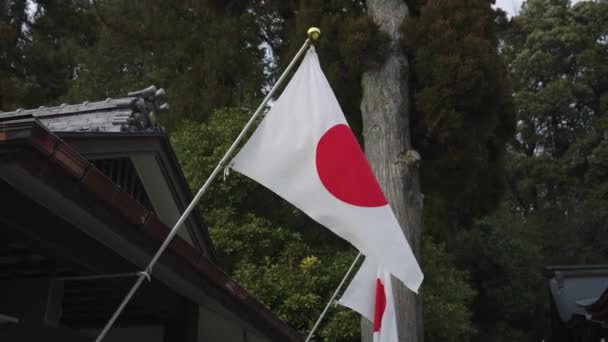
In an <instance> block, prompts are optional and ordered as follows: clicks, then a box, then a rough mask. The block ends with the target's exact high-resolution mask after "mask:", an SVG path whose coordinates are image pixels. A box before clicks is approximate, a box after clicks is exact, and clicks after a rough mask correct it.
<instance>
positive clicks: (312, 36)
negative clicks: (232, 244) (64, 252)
mask: <svg viewBox="0 0 608 342" xmlns="http://www.w3.org/2000/svg"><path fill="white" fill-rule="evenodd" d="M320 34H321V31H320V30H319V29H318V28H316V27H311V28H309V29H308V32H307V35H308V38H307V39H306V41H305V42H304V44H302V47H301V48H300V50H298V52H297V53H296V55H295V57H294V58H293V59H292V60H291V62H290V63H289V65H288V66H287V68H285V71H283V73H282V74H281V77H279V79H278V80H277V82H276V83H275V84H274V86H273V87H272V89H270V92H268V94H267V95H266V97H265V98H264V100H263V101H262V103H261V104H260V106H259V107H258V108H257V109H256V111H255V113H253V115H252V116H251V118H250V119H249V121H247V124H245V127H243V130H242V131H241V133H240V134H239V135H238V136H237V137H236V140H234V142H233V143H232V145H231V146H230V148H228V151H226V154H224V156H223V157H222V159H221V160H220V162H219V163H218V164H217V166H216V167H215V169H214V170H213V172H211V175H210V176H209V178H207V180H206V181H205V183H204V184H203V186H202V187H201V188H200V189H199V191H198V192H197V194H196V196H194V198H193V199H192V202H190V204H189V205H188V207H187V208H186V210H184V212H183V214H182V216H181V217H180V218H179V220H177V222H176V223H175V225H174V226H173V228H171V231H170V232H169V235H167V238H166V239H165V241H163V243H162V245H161V246H160V248H159V249H158V251H157V252H156V254H155V255H154V257H152V260H151V261H150V263H149V264H148V266H147V267H146V269H145V271H143V272H140V273H139V278H138V279H137V281H136V282H135V284H133V287H132V288H131V290H129V293H127V296H126V297H125V298H124V299H123V301H122V302H121V303H120V305H119V306H118V309H116V311H115V312H114V314H113V315H112V317H111V318H110V320H109V321H108V323H107V324H106V325H105V327H104V328H103V330H102V331H101V333H99V335H98V336H97V339H95V342H101V341H102V340H103V338H104V337H105V336H106V334H107V333H108V331H109V330H110V328H112V326H113V325H114V322H116V319H117V318H118V316H120V314H121V313H122V311H123V310H124V308H125V307H126V306H127V304H128V303H129V301H130V300H131V298H132V297H133V295H134V294H135V292H137V289H138V288H139V287H140V286H141V284H142V283H143V281H144V279H148V280H150V275H151V274H152V268H153V267H154V265H155V264H156V262H157V261H158V259H159V258H160V256H161V255H162V254H163V252H164V251H165V249H166V248H167V247H168V246H169V243H171V241H172V240H173V237H175V234H177V231H178V230H179V228H181V226H182V224H183V223H184V221H186V218H187V217H188V215H189V214H190V212H192V210H193V209H194V207H195V206H196V204H197V203H198V201H199V200H200V199H201V197H202V196H203V194H204V193H205V192H206V191H207V188H209V186H210V185H211V183H212V182H213V180H214V179H215V177H217V175H218V174H219V172H220V170H221V169H222V168H224V167H225V166H226V162H227V161H228V158H230V156H231V155H232V153H233V152H234V150H235V149H236V148H237V146H238V145H239V143H240V142H241V140H243V138H244V137H245V134H246V133H247V131H249V129H250V128H251V126H253V124H254V123H255V120H256V119H257V118H258V116H259V115H260V114H261V113H262V111H263V110H264V108H265V107H266V104H267V103H268V101H269V100H270V99H271V98H272V96H273V95H274V93H275V91H276V90H277V89H278V88H279V86H280V85H281V84H282V83H283V81H284V80H285V78H287V75H288V74H289V72H290V71H291V69H292V68H293V66H294V65H295V64H296V63H297V61H298V60H299V59H300V57H302V55H303V54H304V52H305V51H306V49H307V48H308V47H309V46H310V44H311V43H312V41H314V40H317V39H318V38H319V35H320Z"/></svg>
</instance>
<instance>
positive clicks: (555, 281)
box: [546, 265, 608, 323]
mask: <svg viewBox="0 0 608 342" xmlns="http://www.w3.org/2000/svg"><path fill="white" fill-rule="evenodd" d="M546 275H547V278H549V289H550V291H551V296H552V297H553V301H554V303H555V306H556V309H557V311H558V313H559V317H560V319H561V320H562V322H564V323H568V322H570V321H571V320H572V319H574V318H575V317H577V316H578V317H581V318H583V317H584V318H586V319H588V320H591V319H592V317H593V316H596V315H598V314H599V312H598V311H599V310H600V309H603V308H604V305H600V304H603V303H604V302H608V292H607V288H608V265H581V266H548V267H546ZM603 315H605V314H603Z"/></svg>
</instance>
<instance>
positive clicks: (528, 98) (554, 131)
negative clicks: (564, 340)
mask: <svg viewBox="0 0 608 342" xmlns="http://www.w3.org/2000/svg"><path fill="white" fill-rule="evenodd" d="M607 22H608V3H606V2H602V1H600V2H582V3H578V4H576V5H574V6H570V3H569V2H568V1H549V0H530V1H528V2H527V3H526V5H525V6H524V8H523V10H522V12H521V14H520V15H519V16H518V17H515V18H514V19H513V21H512V23H511V27H510V28H509V30H508V31H507V34H506V35H505V41H506V43H507V44H506V47H507V48H506V49H505V55H506V56H507V57H508V60H509V62H510V64H509V67H510V69H511V76H512V79H513V84H514V90H515V100H516V103H517V106H518V113H517V120H518V127H517V135H516V138H515V139H514V140H513V141H512V144H511V145H512V152H513V153H512V155H511V157H510V158H511V161H510V163H509V164H510V174H511V175H510V177H509V178H510V182H509V184H510V195H511V196H510V205H511V207H512V208H513V210H516V211H518V212H520V213H521V214H522V215H524V216H525V217H526V219H527V220H528V221H529V222H533V223H535V228H536V229H537V230H539V231H540V232H542V233H543V234H544V236H545V242H544V244H543V245H544V246H543V251H544V254H545V256H546V258H547V260H548V262H550V263H587V262H606V260H608V253H607V252H606V251H607V250H608V249H607V248H606V246H608V220H607V219H608V210H607V209H606V208H607V207H608V178H607V176H608V174H607V173H606V170H607V169H606V160H607V159H606V158H608V154H606V146H607V144H608V141H607V140H606V139H607V138H608V136H607V135H606V132H608V131H607V126H606V122H607V119H606V118H607V115H608V106H607V103H608V100H607V99H608V81H606V80H608V67H607V65H608V48H607V45H606V39H607V38H608V27H607V26H606V23H607Z"/></svg>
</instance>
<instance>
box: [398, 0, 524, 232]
mask: <svg viewBox="0 0 608 342" xmlns="http://www.w3.org/2000/svg"><path fill="white" fill-rule="evenodd" d="M493 25H494V23H493V16H492V11H491V9H490V3H489V2H487V1H483V0H475V1H441V0H428V1H421V7H420V14H419V15H418V16H414V17H410V18H408V19H407V20H406V22H405V23H404V25H403V46H404V48H405V49H406V51H407V52H408V54H409V55H410V57H411V58H410V59H411V62H412V65H413V67H412V71H413V73H412V81H413V82H412V83H411V85H412V89H410V90H411V92H412V94H413V102H414V105H413V112H412V116H411V117H412V119H411V127H412V142H413V144H414V146H415V147H416V148H417V149H418V150H419V151H420V153H421V155H422V158H423V161H422V169H421V180H422V190H423V193H424V194H425V216H424V217H425V222H426V223H425V229H426V230H427V232H430V233H431V234H433V235H434V236H436V237H438V238H440V236H445V234H447V233H449V232H453V231H454V229H456V228H459V227H462V226H467V225H469V224H470V223H471V222H472V219H474V218H475V217H479V216H481V215H484V214H486V213H488V212H490V211H492V210H493V209H494V208H495V207H496V205H497V204H498V203H499V201H500V199H501V196H502V193H503V189H504V160H503V156H504V154H505V146H506V143H507V141H508V139H509V138H510V137H511V136H512V133H513V130H514V109H513V104H512V100H511V96H510V92H511V90H510V89H511V87H510V84H509V82H508V80H507V75H506V69H505V67H504V65H503V63H502V61H501V60H500V59H499V57H498V56H497V48H496V45H497V41H496V39H495V37H494V27H493Z"/></svg>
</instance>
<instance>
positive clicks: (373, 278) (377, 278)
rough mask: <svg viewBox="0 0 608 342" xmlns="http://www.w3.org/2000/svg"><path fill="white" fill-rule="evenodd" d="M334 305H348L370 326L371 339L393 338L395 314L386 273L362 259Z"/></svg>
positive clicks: (385, 340) (382, 341) (388, 340)
mask: <svg viewBox="0 0 608 342" xmlns="http://www.w3.org/2000/svg"><path fill="white" fill-rule="evenodd" d="M338 304H340V305H342V306H346V307H348V308H351V309H353V310H355V311H357V312H358V313H360V314H361V315H362V316H363V317H365V318H367V319H368V320H370V321H371V322H372V323H373V325H374V329H373V332H374V342H396V341H397V336H398V335H397V317H396V315H395V300H394V297H393V288H392V284H391V276H390V273H388V272H384V271H383V269H382V267H380V266H378V264H377V263H376V262H374V261H372V260H371V259H370V258H365V261H364V262H363V264H362V265H361V268H360V269H359V272H357V274H356V275H355V276H354V277H353V280H352V281H351V283H350V285H349V286H348V288H347V289H346V291H344V294H343V295H342V298H340V300H339V301H338Z"/></svg>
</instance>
